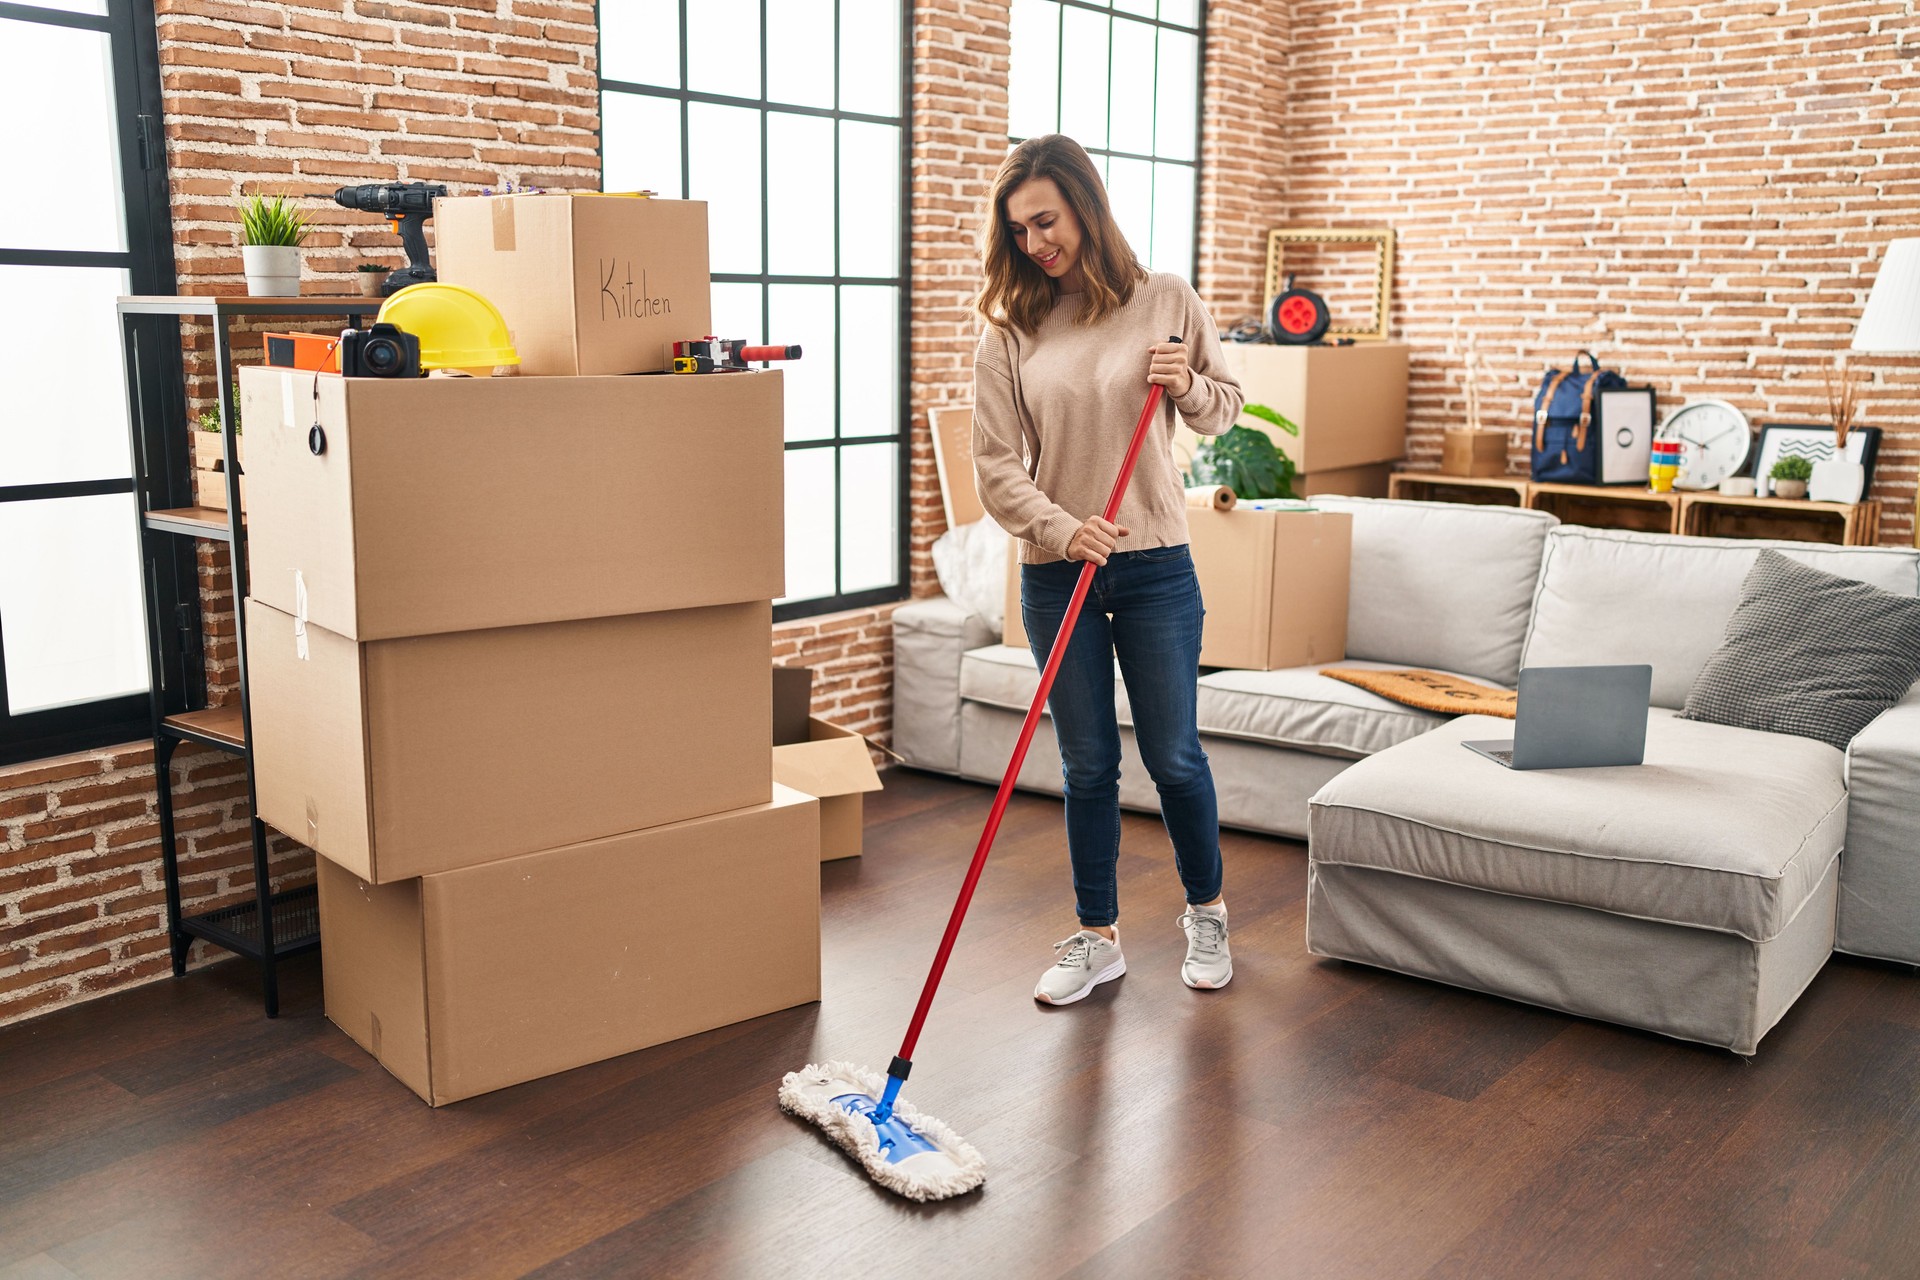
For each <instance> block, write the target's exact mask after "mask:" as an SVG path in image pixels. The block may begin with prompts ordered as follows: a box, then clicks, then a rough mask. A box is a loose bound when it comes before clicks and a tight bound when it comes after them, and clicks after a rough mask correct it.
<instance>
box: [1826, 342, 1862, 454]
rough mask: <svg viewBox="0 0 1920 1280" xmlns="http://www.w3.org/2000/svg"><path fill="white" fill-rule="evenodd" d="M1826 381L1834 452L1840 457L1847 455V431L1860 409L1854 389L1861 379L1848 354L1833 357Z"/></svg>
mask: <svg viewBox="0 0 1920 1280" xmlns="http://www.w3.org/2000/svg"><path fill="white" fill-rule="evenodd" d="M1826 382H1827V417H1828V420H1829V421H1831V422H1832V423H1833V448H1834V453H1835V455H1836V456H1838V457H1845V456H1846V453H1847V432H1849V431H1851V430H1852V429H1853V417H1854V414H1855V413H1857V412H1858V411H1859V404H1858V403H1857V402H1856V400H1855V398H1854V391H1855V388H1857V387H1858V386H1859V385H1860V383H1859V379H1857V378H1855V377H1854V375H1853V370H1852V368H1851V367H1849V366H1848V364H1847V358H1846V356H1844V355H1838V356H1835V357H1834V358H1833V364H1832V365H1830V366H1829V367H1828V368H1827V370H1826Z"/></svg>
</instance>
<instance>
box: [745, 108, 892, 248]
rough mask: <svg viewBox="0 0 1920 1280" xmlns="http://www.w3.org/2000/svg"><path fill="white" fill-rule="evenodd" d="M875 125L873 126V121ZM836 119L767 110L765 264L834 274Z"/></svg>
mask: <svg viewBox="0 0 1920 1280" xmlns="http://www.w3.org/2000/svg"><path fill="white" fill-rule="evenodd" d="M869 127H871V126H869ZM832 164H833V121H831V120H828V119H825V118H823V117H821V116H796V115H789V114H787V113H786V112H784V111H770V112H768V113H767V191H768V207H767V270H768V271H771V272H773V273H775V274H776V275H786V276H830V275H832V274H833V189H832V188H831V187H830V186H828V185H827V184H826V183H824V182H822V181H820V177H821V174H823V173H825V172H830V171H831V166H832Z"/></svg>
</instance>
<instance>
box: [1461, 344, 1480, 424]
mask: <svg viewBox="0 0 1920 1280" xmlns="http://www.w3.org/2000/svg"><path fill="white" fill-rule="evenodd" d="M1461 381H1462V382H1464V383H1465V384H1466V391H1467V430H1469V431H1478V430H1480V348H1479V347H1478V346H1476V345H1475V344H1474V341H1473V339H1472V338H1468V339H1467V358H1466V368H1465V371H1464V373H1463V375H1462V378H1461Z"/></svg>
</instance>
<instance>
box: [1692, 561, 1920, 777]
mask: <svg viewBox="0 0 1920 1280" xmlns="http://www.w3.org/2000/svg"><path fill="white" fill-rule="evenodd" d="M1916 680H1920V599H1915V598H1913V597H1911V596H1897V595H1894V594H1893V593H1892V592H1890V591H1882V590H1881V589H1880V588H1878V587H1872V586H1868V585H1867V584H1866V583H1864V582H1856V581H1855V580H1854V579H1852V578H1842V577H1840V576H1838V575H1836V574H1831V573H1822V572H1820V571H1819V570H1818V569H1809V568H1808V567H1807V566H1805V565H1803V564H1801V563H1800V562H1799V561H1797V560H1790V559H1788V558H1787V557H1786V556H1783V555H1781V554H1780V553H1779V552H1778V551H1774V550H1772V549H1768V550H1765V551H1762V552H1761V553H1760V555H1759V556H1758V558H1756V559H1755V560H1754V562H1753V568H1752V569H1751V570H1750V571H1748V573H1747V578H1746V581H1745V582H1744V583H1742V584H1741V586H1740V603H1739V605H1738V606H1736V607H1735V608H1734V611H1733V616H1732V617H1731V618H1729V619H1728V620H1727V631H1726V637H1725V638H1724V639H1723V640H1721V642H1720V647H1719V648H1718V649H1716V650H1714V653H1713V656H1712V657H1711V658H1708V659H1707V665H1706V666H1705V667H1704V668H1702V669H1701V671H1700V676H1699V678H1698V679H1696V680H1695V681H1694V682H1693V688H1692V689H1691V690H1689V691H1688V693H1687V705H1686V707H1685V708H1684V709H1683V710H1682V711H1681V712H1680V715H1681V718H1682V719H1686V720H1706V721H1710V722H1711V723H1713V724H1728V725H1735V726H1737V727H1739V728H1742V729H1764V730H1766V731H1768V732H1770V733H1792V734H1798V735H1799V736H1800V737H1803V738H1814V739H1817V740H1818V741H1820V742H1826V743H1831V744H1832V745H1833V746H1836V747H1838V748H1840V750H1842V751H1845V750H1846V749H1847V743H1848V742H1850V741H1852V740H1853V735H1854V734H1856V733H1858V732H1860V731H1861V730H1862V729H1864V728H1866V727H1867V723H1868V722H1869V721H1871V720H1872V719H1873V718H1874V717H1875V716H1877V715H1879V714H1880V713H1881V712H1882V711H1885V710H1886V709H1887V708H1888V707H1890V706H1892V705H1893V704H1894V703H1895V702H1897V701H1899V700H1900V698H1901V697H1902V696H1903V695H1904V694H1905V693H1906V692H1907V690H1908V689H1909V688H1911V687H1912V686H1913V683H1914V681H1916Z"/></svg>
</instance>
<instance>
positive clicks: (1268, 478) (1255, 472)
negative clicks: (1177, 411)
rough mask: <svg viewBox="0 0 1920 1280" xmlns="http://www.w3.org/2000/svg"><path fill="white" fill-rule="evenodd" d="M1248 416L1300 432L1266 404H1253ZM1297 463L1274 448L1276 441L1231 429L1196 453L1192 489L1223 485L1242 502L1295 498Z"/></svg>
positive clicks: (1206, 441) (1190, 475)
mask: <svg viewBox="0 0 1920 1280" xmlns="http://www.w3.org/2000/svg"><path fill="white" fill-rule="evenodd" d="M1242 412H1243V413H1244V414H1245V416H1247V417H1250V418H1258V419H1260V420H1261V421H1262V422H1265V423H1268V424H1270V425H1272V426H1273V427H1275V428H1277V429H1279V430H1281V431H1284V432H1286V433H1287V434H1288V435H1291V436H1297V435H1299V434H1300V428H1299V427H1297V426H1295V425H1294V424H1293V423H1291V422H1289V421H1288V420H1287V419H1286V418H1284V417H1282V416H1281V415H1280V414H1278V413H1276V412H1274V411H1273V410H1272V409H1269V408H1268V407H1267V406H1266V405H1263V404H1250V405H1248V406H1247V407H1246V408H1245V409H1244V410H1243V411H1242ZM1293 476H1294V466H1293V459H1291V458H1289V457H1288V456H1287V455H1286V454H1284V453H1282V452H1280V450H1279V449H1277V448H1276V447H1274V443H1273V437H1272V436H1271V435H1269V434H1268V433H1267V432H1265V431H1255V430H1253V429H1252V428H1249V427H1241V426H1234V427H1229V428H1228V429H1227V430H1226V432H1225V433H1224V434H1222V435H1217V436H1209V437H1207V438H1205V439H1203V440H1201V441H1200V444H1199V447H1198V448H1196V449H1195V450H1194V451H1193V462H1192V465H1191V470H1190V471H1189V472H1188V476H1187V483H1188V484H1190V485H1206V484H1223V485H1225V486H1227V488H1229V489H1231V490H1233V491H1234V493H1235V494H1236V495H1237V496H1239V497H1241V498H1249V499H1251V498H1291V497H1293V496H1294V493H1293Z"/></svg>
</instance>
